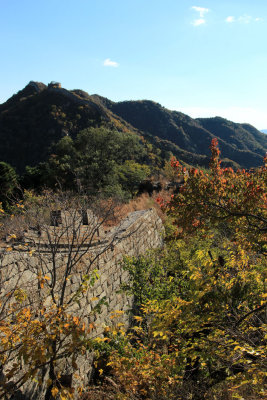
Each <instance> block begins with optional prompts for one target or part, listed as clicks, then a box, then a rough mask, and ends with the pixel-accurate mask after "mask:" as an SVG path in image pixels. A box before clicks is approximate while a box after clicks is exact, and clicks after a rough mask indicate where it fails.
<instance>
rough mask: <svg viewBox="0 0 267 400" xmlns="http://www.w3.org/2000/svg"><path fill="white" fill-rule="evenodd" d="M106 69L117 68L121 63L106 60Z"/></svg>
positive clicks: (104, 63)
mask: <svg viewBox="0 0 267 400" xmlns="http://www.w3.org/2000/svg"><path fill="white" fill-rule="evenodd" d="M103 65H104V67H113V68H117V67H118V66H119V63H117V62H116V61H111V59H110V58H106V59H105V61H104V62H103Z"/></svg>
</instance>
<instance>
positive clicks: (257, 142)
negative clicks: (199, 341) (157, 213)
mask: <svg viewBox="0 0 267 400" xmlns="http://www.w3.org/2000/svg"><path fill="white" fill-rule="evenodd" d="M100 126H106V127H108V128H109V129H116V130H118V131H119V132H125V133H133V134H135V135H138V136H139V137H140V138H143V139H145V141H147V142H148V143H151V144H152V146H153V147H155V148H158V149H159V150H158V154H160V157H162V156H163V158H165V157H166V154H167V153H170V152H171V153H173V154H174V155H175V156H176V157H177V158H179V159H180V160H181V161H184V162H186V163H189V164H195V165H196V164H199V165H207V164H208V156H209V145H210V143H211V140H212V139H213V138H214V137H217V138H218V140H219V145H220V149H221V151H222V155H223V158H224V159H223V161H224V162H225V164H226V165H227V164H229V165H232V166H241V167H244V168H250V167H255V166H258V165H261V164H262V158H263V156H264V154H265V152H266V151H267V137H266V135H264V134H263V133H261V132H259V131H258V130H257V129H255V128H254V127H252V126H250V125H248V124H235V123H233V122H231V121H227V120H225V119H223V118H219V117H216V118H206V119H193V118H190V117H189V116H187V115H185V114H183V113H181V112H178V111H170V110H168V109H166V108H164V107H162V106H161V105H160V104H158V103H155V102H153V101H148V100H144V101H124V102H118V103H116V102H113V101H111V100H109V99H106V98H103V97H101V96H98V95H89V94H88V93H86V92H84V91H82V90H71V91H69V90H66V89H64V88H61V86H60V84H57V83H51V84H49V85H48V86H47V85H45V84H43V83H40V82H32V81H31V82H30V83H29V84H28V85H27V86H26V87H25V88H24V89H23V90H21V91H19V92H18V93H17V94H15V95H14V96H12V97H11V98H10V99H8V100H7V101H6V102H5V103H3V104H2V105H0V139H1V147H0V161H5V162H8V163H10V164H11V165H13V166H14V167H16V169H17V171H18V172H20V173H21V172H23V171H24V169H25V167H26V165H31V166H34V165H37V164H38V163H39V162H40V161H45V160H46V159H47V157H48V156H49V155H50V154H51V152H52V148H53V145H55V144H56V143H57V142H58V141H59V140H60V139H61V138H62V137H64V136H70V137H72V138H75V137H76V136H77V134H78V133H79V132H80V131H82V130H83V129H86V128H88V127H100Z"/></svg>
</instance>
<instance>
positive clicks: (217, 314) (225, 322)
mask: <svg viewBox="0 0 267 400" xmlns="http://www.w3.org/2000/svg"><path fill="white" fill-rule="evenodd" d="M211 150H212V158H211V163H210V171H202V170H199V169H196V168H191V169H189V170H188V169H185V168H184V167H182V166H181V165H180V163H179V162H178V161H175V162H174V163H173V167H174V168H175V169H176V171H177V173H178V175H179V176H180V175H182V176H183V177H184V180H185V183H184V186H183V187H182V189H181V190H180V192H179V193H177V194H175V195H173V196H172V198H171V199H170V201H169V202H168V203H164V202H163V200H161V199H159V202H160V203H161V204H162V206H163V207H164V209H165V211H166V213H167V215H168V218H169V220H168V226H167V229H168V232H167V234H168V235H167V242H166V248H165V250H164V251H160V252H158V253H156V254H154V255H153V254H152V255H150V256H149V257H147V258H141V259H140V258H139V259H132V260H128V261H127V264H126V267H127V269H128V271H129V273H130V277H131V279H130V283H129V285H128V287H127V288H126V289H127V290H128V291H130V292H131V293H132V294H134V295H135V297H136V300H137V305H138V307H137V308H136V309H135V310H133V312H134V313H135V315H134V317H133V319H134V320H135V324H134V326H133V327H132V331H131V332H130V333H129V334H128V335H125V333H122V332H121V331H120V330H118V333H117V335H115V337H112V335H111V337H110V343H111V353H110V360H109V362H110V364H109V365H110V366H111V367H112V371H113V374H114V375H115V377H116V379H117V382H118V384H119V385H120V388H121V396H122V398H125V399H126V398H129V397H131V396H132V398H134V399H139V398H143V399H149V400H154V399H158V398H160V399H166V400H167V399H168V400H169V399H176V400H177V399H180V400H182V399H183V400H184V399H193V400H202V399H206V398H209V399H218V398H219V399H224V398H225V395H226V394H225V393H226V392H225V390H226V391H227V393H228V394H227V396H232V398H244V397H245V396H246V397H247V398H253V399H254V398H257V399H263V398H264V396H265V394H264V393H265V392H264V385H265V373H266V368H267V364H266V352H265V349H266V219H267V215H266V182H267V179H266V173H267V171H266V166H263V167H261V168H259V169H257V170H254V171H249V172H248V171H244V170H241V171H240V170H238V171H233V170H232V169H229V168H226V169H222V168H221V166H220V161H219V150H218V147H217V143H216V141H215V140H214V141H213V142H212V145H211ZM116 341H117V342H118V341H119V342H120V341H121V343H123V348H120V347H119V346H118V345H117V344H116V346H117V347H116V348H115V350H114V349H113V351H112V344H113V343H114V342H115V343H116ZM113 346H114V345H113ZM113 348H114V347H113ZM127 396H128V397H127ZM250 396H252V397H250ZM230 398H231V397H230Z"/></svg>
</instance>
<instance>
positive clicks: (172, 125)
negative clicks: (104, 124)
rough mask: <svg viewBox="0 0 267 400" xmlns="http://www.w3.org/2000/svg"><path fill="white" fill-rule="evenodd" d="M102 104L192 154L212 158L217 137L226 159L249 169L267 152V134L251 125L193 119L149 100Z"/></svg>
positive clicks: (258, 163)
mask: <svg viewBox="0 0 267 400" xmlns="http://www.w3.org/2000/svg"><path fill="white" fill-rule="evenodd" d="M98 97H99V96H98ZM102 102H103V104H104V105H105V106H106V107H108V108H110V109H111V111H112V112H113V113H114V114H117V115H119V116H120V117H122V118H123V119H124V120H126V121H127V122H129V123H130V124H131V125H133V126H134V127H135V128H137V129H140V130H141V131H145V132H149V133H150V134H153V135H155V136H158V137H160V138H162V139H165V140H168V141H171V142H172V143H174V144H176V145H177V146H179V147H180V148H182V149H183V150H186V151H188V152H191V153H195V154H202V155H206V156H207V155H209V144H210V142H211V140H212V139H213V138H214V137H216V138H217V139H218V141H219V145H220V149H221V151H222V154H223V157H224V158H228V159H229V160H232V161H234V162H236V163H238V164H239V165H240V166H243V167H249V166H256V165H260V164H261V162H262V157H263V156H264V154H265V152H266V150H267V137H266V135H264V134H263V133H262V132H260V131H258V130H257V129H256V128H254V127H253V126H251V125H249V124H237V123H234V122H232V121H228V120H226V119H224V118H221V117H215V118H205V119H204V118H202V119H201V118H199V119H193V118H190V117H189V116H187V115H185V114H183V113H181V112H178V111H170V110H168V109H166V108H164V107H162V106H161V105H160V104H158V103H155V102H152V101H148V100H144V101H123V102H119V103H115V102H110V101H108V100H106V99H104V100H102Z"/></svg>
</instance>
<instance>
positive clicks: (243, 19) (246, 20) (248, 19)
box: [238, 15, 252, 24]
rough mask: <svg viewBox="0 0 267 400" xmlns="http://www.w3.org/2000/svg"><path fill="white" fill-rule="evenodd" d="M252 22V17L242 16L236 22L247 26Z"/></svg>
mask: <svg viewBox="0 0 267 400" xmlns="http://www.w3.org/2000/svg"><path fill="white" fill-rule="evenodd" d="M251 20H252V17H251V16H250V15H242V16H241V17H239V18H238V21H239V22H241V23H242V24H249V23H250V22H251Z"/></svg>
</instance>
